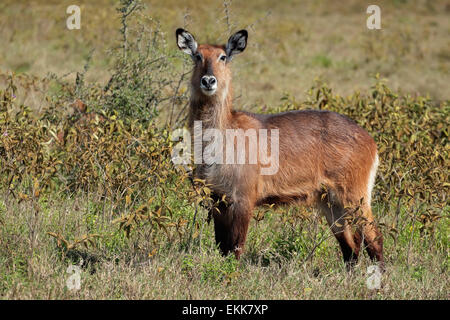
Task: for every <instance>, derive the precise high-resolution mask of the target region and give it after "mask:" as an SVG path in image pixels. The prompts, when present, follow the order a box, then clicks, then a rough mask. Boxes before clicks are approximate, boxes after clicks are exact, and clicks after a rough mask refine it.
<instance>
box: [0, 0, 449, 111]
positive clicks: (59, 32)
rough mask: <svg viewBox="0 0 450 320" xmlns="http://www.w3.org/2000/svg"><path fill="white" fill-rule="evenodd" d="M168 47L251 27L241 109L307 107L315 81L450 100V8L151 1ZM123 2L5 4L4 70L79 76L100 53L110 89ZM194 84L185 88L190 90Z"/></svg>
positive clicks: (312, 0)
mask: <svg viewBox="0 0 450 320" xmlns="http://www.w3.org/2000/svg"><path fill="white" fill-rule="evenodd" d="M144 2H145V3H146V5H147V6H146V9H145V13H146V14H147V15H149V16H151V17H152V18H153V19H155V20H157V21H159V22H160V27H161V30H162V31H163V32H164V34H165V39H166V41H167V45H168V48H169V49H173V50H176V45H175V37H174V32H175V29H176V28H177V27H185V28H186V29H188V30H189V31H190V32H192V33H193V34H194V35H195V37H196V39H197V41H198V42H200V43H202V42H208V43H224V42H226V40H227V38H228V36H229V35H230V33H231V32H234V31H236V30H238V29H241V28H247V29H249V33H250V35H249V46H248V48H247V50H246V52H245V53H244V54H242V55H241V56H239V57H238V58H237V59H235V60H234V61H233V69H234V70H233V71H234V79H235V81H234V90H235V96H236V101H237V102H236V103H237V107H238V108H243V109H251V108H252V107H254V106H255V105H257V106H259V107H264V106H265V105H274V104H277V103H278V102H279V100H280V98H282V97H283V96H285V95H286V94H289V95H290V96H291V97H293V98H295V99H302V98H304V97H305V96H306V91H307V90H308V89H309V88H311V86H312V85H313V83H314V80H315V79H319V80H322V81H325V82H326V83H327V84H328V85H329V86H330V87H331V88H333V90H334V92H335V93H337V94H340V95H342V96H346V95H348V94H350V93H352V92H354V91H367V90H368V89H369V88H370V86H371V85H373V83H374V80H373V78H374V75H375V74H377V73H379V74H380V77H382V78H386V79H387V80H388V85H389V86H390V87H391V88H393V89H394V90H397V91H399V92H404V93H411V94H413V95H417V94H421V95H427V94H428V95H429V96H430V98H431V99H433V100H436V101H442V100H446V99H448V97H449V91H450V86H449V85H448V83H449V81H448V80H449V78H448V73H449V66H450V39H449V31H450V19H449V17H450V2H449V1H441V0H433V1H431V0H416V1H408V0H390V1H371V2H366V1H358V0H347V1H345V2H344V1H331V0H319V1H318V0H304V1H300V0H290V1H276V0H263V1H259V0H258V1H250V0H245V1H239V0H234V1H194V0H188V1H177V0H163V1H161V0H154V1H144ZM117 3H118V1H112V0H99V1H82V0H77V1H73V0H70V1H17V0H2V1H1V2H0V39H1V42H2V45H1V46H0V70H2V71H3V72H5V71H14V72H16V73H29V74H33V75H37V76H45V75H46V74H47V73H48V72H53V73H56V74H57V75H58V76H63V75H67V77H68V78H69V79H70V78H74V77H75V71H79V70H81V69H82V68H83V65H84V64H85V61H86V59H87V57H88V56H89V52H91V50H93V49H94V53H93V57H92V62H91V66H90V72H89V73H88V74H87V75H86V77H87V79H88V80H93V81H100V82H101V81H107V79H108V75H109V74H108V67H109V65H110V63H111V61H110V58H109V56H108V55H107V54H106V51H107V49H109V48H111V46H114V45H115V44H117V45H119V42H120V39H121V35H120V33H119V31H118V30H119V29H120V16H119V14H118V13H117V11H116V7H117ZM72 4H77V5H79V6H80V8H81V29H80V30H68V29H67V27H66V19H67V18H68V16H69V14H67V13H66V9H67V7H68V6H69V5H72ZM370 4H377V5H378V6H380V8H381V28H382V29H381V30H369V29H367V27H366V20H367V18H368V17H369V14H367V13H366V9H367V7H368V6H369V5H370ZM186 85H187V82H186Z"/></svg>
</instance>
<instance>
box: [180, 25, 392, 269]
mask: <svg viewBox="0 0 450 320" xmlns="http://www.w3.org/2000/svg"><path fill="white" fill-rule="evenodd" d="M247 38H248V33H247V31H246V30H241V31H238V32H236V33H235V34H233V35H232V36H231V37H230V38H229V40H228V43H227V44H226V45H208V44H202V45H198V44H197V42H196V40H195V38H194V36H193V35H192V34H191V33H189V32H188V31H186V30H184V29H181V28H180V29H177V30H176V40H177V45H178V47H179V49H180V50H182V51H183V52H185V53H187V54H189V55H190V56H191V57H192V60H193V62H194V69H193V73H192V79H191V98H190V115H189V119H190V120H189V125H190V127H191V130H192V131H195V130H194V129H195V128H194V124H195V123H201V126H202V130H203V131H204V130H206V129H216V130H218V131H219V132H223V134H224V137H225V139H228V141H227V143H228V142H230V140H229V139H233V140H232V144H234V145H235V146H237V145H236V141H235V138H236V135H229V134H228V133H229V132H230V131H233V130H234V131H235V132H236V131H237V132H248V131H252V132H253V131H254V132H257V135H258V139H257V140H256V141H257V143H256V144H257V145H260V144H261V143H262V139H261V136H260V133H258V132H261V130H262V129H265V130H268V131H278V136H277V138H278V141H277V143H276V145H275V148H276V150H275V149H274V146H273V145H272V147H271V149H272V150H270V152H271V153H273V152H275V151H277V152H278V157H277V158H278V159H276V161H277V166H278V167H277V170H275V171H274V172H273V173H272V174H261V169H262V168H263V167H264V165H265V164H267V162H266V163H263V161H262V159H261V158H260V157H258V160H257V162H256V163H249V162H246V163H237V164H236V163H224V162H218V163H202V164H199V165H198V166H197V168H196V175H197V177H198V178H200V179H204V180H206V183H207V184H209V185H210V186H211V190H212V191H213V193H214V197H216V198H219V199H220V198H223V197H225V199H226V203H225V202H221V204H220V205H218V207H217V208H215V209H213V210H212V211H211V212H210V214H211V215H212V217H213V219H214V229H215V237H216V242H217V244H218V245H219V247H220V249H221V251H222V253H223V254H224V255H226V254H228V253H230V252H234V254H235V256H236V258H238V259H239V257H240V255H241V253H242V249H243V247H244V244H245V240H246V236H247V230H248V226H249V222H250V219H251V217H252V211H253V209H254V208H255V207H256V206H260V205H263V204H297V205H298V204H302V205H308V206H315V207H317V208H318V209H319V210H320V211H321V212H322V213H323V214H324V215H325V217H326V220H327V222H328V224H329V225H330V227H331V230H332V232H333V234H334V235H335V237H336V239H337V240H338V242H339V245H340V247H341V250H342V254H343V258H344V261H345V263H346V265H347V266H352V265H353V264H354V263H355V262H356V261H357V258H358V254H359V251H360V248H361V244H362V243H364V244H365V247H366V249H367V252H368V254H369V256H370V258H372V259H373V260H376V261H378V262H379V264H380V267H383V265H384V261H383V240H382V235H381V233H380V232H379V230H378V229H377V227H376V225H375V222H374V219H373V216H372V209H371V193H372V188H373V185H374V182H375V175H376V170H377V166H378V155H377V146H376V144H375V142H374V140H373V139H372V137H371V136H370V135H369V134H368V133H367V132H366V131H365V130H364V129H362V128H361V127H359V126H358V125H357V124H356V123H355V122H353V121H352V120H350V119H349V118H347V117H345V116H343V115H340V114H338V113H335V112H331V111H325V110H302V111H290V112H284V113H279V114H253V113H249V112H244V111H236V110H233V107H232V86H231V70H230V62H231V61H232V59H233V58H234V56H235V55H236V54H238V53H241V52H242V51H244V49H245V48H246V46H247ZM197 131H198V130H197ZM195 134H198V133H195V132H194V135H195ZM200 134H201V133H200ZM244 138H245V137H244ZM247 138H248V137H247ZM271 139H273V138H271V137H269V140H271ZM265 145H266V146H267V145H268V144H265ZM247 147H248V148H245V147H244V149H246V150H247V149H248V152H247V154H246V155H245V159H246V160H248V159H249V158H250V155H251V152H252V150H253V151H255V150H257V149H258V146H255V143H249V144H247ZM205 148H206V145H205V144H204V145H202V146H201V148H200V149H201V150H200V153H201V152H204V151H205ZM236 149H237V150H236ZM241 149H242V148H235V150H234V151H233V152H237V153H238V152H242V151H245V150H241ZM223 151H224V152H225V153H226V152H227V151H229V150H227V149H226V148H225V147H223ZM249 153H250V155H249ZM350 220H352V221H350ZM355 220H358V221H359V222H358V223H355Z"/></svg>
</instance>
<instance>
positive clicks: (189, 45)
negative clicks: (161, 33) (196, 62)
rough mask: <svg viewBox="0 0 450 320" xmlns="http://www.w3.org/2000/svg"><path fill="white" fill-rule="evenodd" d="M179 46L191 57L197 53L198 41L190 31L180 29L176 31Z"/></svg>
mask: <svg viewBox="0 0 450 320" xmlns="http://www.w3.org/2000/svg"><path fill="white" fill-rule="evenodd" d="M176 37H177V46H178V48H180V50H181V51H183V52H184V53H187V54H189V55H191V56H193V55H194V54H196V53H197V41H195V39H194V36H193V35H192V34H190V33H189V32H188V31H186V30H184V29H181V28H178V29H177V31H176Z"/></svg>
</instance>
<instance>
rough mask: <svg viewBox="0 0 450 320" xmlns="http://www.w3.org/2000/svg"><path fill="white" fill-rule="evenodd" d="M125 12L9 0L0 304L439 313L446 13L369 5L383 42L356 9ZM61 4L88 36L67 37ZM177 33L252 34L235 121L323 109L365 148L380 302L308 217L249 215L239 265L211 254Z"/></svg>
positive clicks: (240, 70)
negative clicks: (352, 125)
mask: <svg viewBox="0 0 450 320" xmlns="http://www.w3.org/2000/svg"><path fill="white" fill-rule="evenodd" d="M125 2H126V1H122V4H120V3H119V2H118V1H89V2H88V1H78V3H74V2H73V1H9V0H6V1H2V2H1V3H0V39H1V40H2V46H0V294H1V296H2V297H3V298H4V299H28V298H31V299H46V298H49V299H448V298H449V276H448V267H449V266H448V263H449V257H448V249H449V245H448V240H449V239H448V237H449V221H448V214H449V204H448V199H447V195H448V187H449V179H448V177H449V174H448V173H449V161H448V123H449V111H450V107H449V103H448V97H449V93H450V92H449V91H450V86H449V85H448V73H449V66H450V49H449V48H450V43H449V38H448V34H449V30H450V19H449V18H450V4H448V2H446V1H400V0H398V1H376V2H374V3H371V4H378V5H379V6H380V7H381V16H382V22H381V24H382V29H381V30H368V29H367V28H366V19H367V16H368V15H367V14H366V12H365V11H366V8H367V4H364V3H362V1H346V2H345V3H343V2H338V1H273V0H266V1H233V2H232V3H229V2H222V1H183V2H180V1H175V0H166V1H148V2H146V5H147V6H146V8H142V9H140V8H138V9H136V10H135V11H133V13H132V14H130V15H129V16H128V17H127V18H126V19H125V22H124V23H122V21H123V20H122V19H121V17H124V16H125V15H126V13H127V12H128V11H127V10H130V7H126V6H125V5H124V4H123V3H125ZM71 4H79V5H80V7H81V14H82V18H81V19H82V21H81V30H73V31H70V30H68V29H67V28H66V27H65V22H66V18H67V17H68V14H66V13H65V12H66V8H67V6H69V5H71ZM119 7H122V8H124V9H123V12H118V11H117V10H116V8H119ZM131 7H132V5H131ZM149 17H151V18H149ZM124 26H125V28H124ZM180 26H181V27H185V28H186V29H188V30H189V31H191V32H192V33H193V34H194V35H195V36H196V38H197V40H199V41H200V42H210V43H216V42H217V43H219V42H220V43H223V42H225V41H226V39H227V38H228V36H229V35H230V33H231V32H232V31H236V30H238V29H241V28H244V27H247V28H248V29H249V33H250V36H249V46H248V48H247V49H246V51H245V52H244V53H243V54H242V55H240V56H239V57H236V59H234V61H233V71H234V89H235V90H234V91H235V106H236V108H238V109H244V110H248V111H257V112H278V111H284V110H292V109H305V108H315V109H317V108H322V109H330V110H334V111H338V112H341V113H343V114H346V115H348V116H350V117H351V118H353V119H354V120H355V121H357V122H358V123H359V124H360V125H361V126H363V127H364V128H366V129H367V130H368V131H369V133H370V134H371V135H372V136H373V137H374V138H375V140H376V142H377V144H378V146H379V153H380V167H379V173H378V176H377V180H376V187H375V190H374V195H373V206H374V214H375V216H376V220H377V222H378V223H379V225H380V228H381V230H382V233H383V235H384V244H385V258H386V264H387V265H386V267H387V270H386V273H384V274H383V275H382V281H381V288H380V289H379V290H370V289H368V287H367V286H366V280H367V278H368V274H367V267H369V266H371V265H372V263H371V262H370V261H369V259H368V257H367V255H366V254H365V253H364V254H362V255H361V257H360V262H359V264H358V265H357V266H356V267H355V269H354V270H353V271H352V272H347V271H346V270H345V267H344V265H343V263H342V261H341V253H340V250H339V248H338V245H337V242H336V241H335V239H334V238H333V236H332V235H331V233H330V231H329V229H328V227H327V226H326V224H325V223H324V221H323V219H322V218H321V217H320V216H319V215H318V214H317V213H316V212H315V211H313V210H310V209H306V208H276V209H275V208H269V207H267V208H261V209H259V210H258V211H256V212H255V216H254V219H253V221H252V224H251V226H250V232H249V235H248V240H247V245H246V251H245V253H244V255H243V256H242V259H241V260H240V261H236V260H235V259H234V258H233V257H226V258H224V257H222V256H221V255H220V254H219V251H218V249H217V248H216V247H215V243H214V236H213V226H212V223H210V224H208V223H207V219H206V217H207V212H206V210H205V209H203V208H202V206H201V205H200V202H202V203H203V205H205V206H208V205H209V204H210V201H209V199H208V195H209V192H210V190H209V188H208V186H204V185H202V183H201V182H197V183H196V185H197V187H196V188H193V187H192V185H191V183H190V181H189V178H188V175H187V173H185V172H183V171H180V170H178V169H177V168H175V167H174V166H173V165H172V162H171V160H170V158H171V150H172V148H173V146H174V142H171V141H170V133H171V131H172V130H173V129H175V128H180V127H182V126H183V124H184V120H185V116H186V103H187V99H188V92H189V90H188V81H187V79H188V77H189V73H188V71H189V67H190V63H189V60H188V58H187V57H185V56H184V55H183V54H181V53H180V52H178V51H177V50H176V47H175V39H174V30H175V29H176V28H177V27H180ZM124 30H126V31H124ZM124 34H126V35H127V37H126V38H125V37H124ZM124 44H126V45H124ZM180 79H181V81H180ZM85 108H86V110H85ZM72 264H75V265H80V266H81V270H82V272H81V289H80V290H78V291H71V290H69V289H68V288H67V286H66V281H67V279H68V278H69V277H70V276H71V274H69V273H67V272H66V271H67V268H68V266H69V265H72Z"/></svg>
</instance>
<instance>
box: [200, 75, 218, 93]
mask: <svg viewBox="0 0 450 320" xmlns="http://www.w3.org/2000/svg"><path fill="white" fill-rule="evenodd" d="M201 84H202V86H203V87H204V88H205V89H208V90H211V89H214V88H215V87H216V84H217V80H216V77H214V76H203V77H202V80H201Z"/></svg>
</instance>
